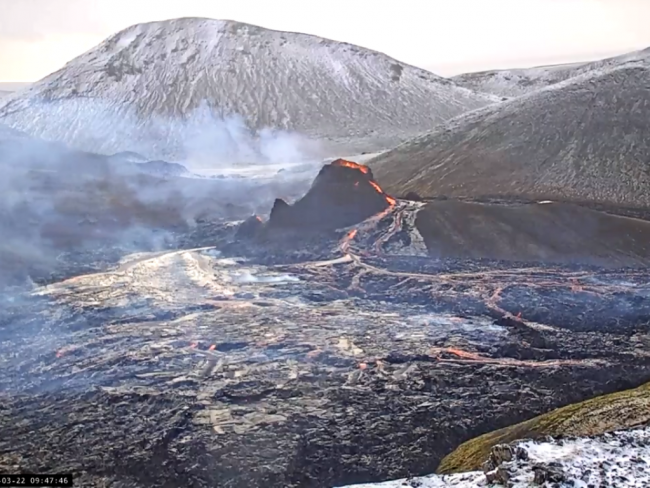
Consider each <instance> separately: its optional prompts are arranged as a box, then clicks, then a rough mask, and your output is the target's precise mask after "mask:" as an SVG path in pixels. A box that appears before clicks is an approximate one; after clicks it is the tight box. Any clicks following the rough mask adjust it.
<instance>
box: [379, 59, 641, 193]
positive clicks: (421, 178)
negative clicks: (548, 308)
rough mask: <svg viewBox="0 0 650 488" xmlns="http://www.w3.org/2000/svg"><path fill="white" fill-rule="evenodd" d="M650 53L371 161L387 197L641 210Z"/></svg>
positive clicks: (462, 120) (465, 119)
mask: <svg viewBox="0 0 650 488" xmlns="http://www.w3.org/2000/svg"><path fill="white" fill-rule="evenodd" d="M649 121H650V52H647V53H646V57H645V58H641V57H640V58H639V59H637V60H635V61H629V62H623V63H620V64H618V65H614V66H613V67H602V68H600V69H593V70H590V71H589V72H587V73H586V74H584V75H580V76H576V77H573V78H570V79H569V80H566V81H564V82H561V83H557V84H555V85H553V86H551V87H548V88H545V89H543V90H540V91H537V92H533V93H531V94H529V95H525V96H522V97H519V98H515V99H512V100H510V101H507V102H504V103H501V104H497V105H495V106H490V107H486V108H484V109H481V110H477V111H474V112H472V113H470V114H466V115H463V116H460V117H458V118H456V119H454V120H452V121H449V122H448V123H445V124H442V125H440V126H438V127H437V128H436V129H434V130H433V131H432V132H430V133H429V134H425V135H422V136H420V137H416V138H415V139H413V140H411V141H408V142H406V143H404V144H402V145H400V146H398V147H396V148H394V149H393V150H391V151H388V152H386V153H384V154H382V155H380V156H379V157H377V158H375V159H373V160H371V161H369V162H368V164H369V165H370V166H371V167H372V169H373V172H374V174H375V177H376V178H377V181H379V183H380V184H381V185H382V187H383V188H384V189H385V190H386V191H387V192H388V193H391V194H393V195H405V194H406V193H407V192H409V191H415V192H417V193H419V194H420V195H421V196H440V195H446V196H453V197H470V198H472V197H487V196H517V197H526V198H539V199H557V200H573V201H595V202H602V203H611V204H620V205H631V206H637V205H639V206H647V205H650V193H649V192H648V188H650V165H649V164H648V162H649V161H650V139H648V137H647V134H648V131H649V130H650V122H649Z"/></svg>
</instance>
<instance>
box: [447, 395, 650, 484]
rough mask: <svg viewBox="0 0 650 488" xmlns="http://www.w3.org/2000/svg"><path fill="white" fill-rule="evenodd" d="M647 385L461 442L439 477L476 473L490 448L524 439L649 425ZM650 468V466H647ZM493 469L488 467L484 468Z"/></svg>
mask: <svg viewBox="0 0 650 488" xmlns="http://www.w3.org/2000/svg"><path fill="white" fill-rule="evenodd" d="M649 406H650V383H646V384H645V385H643V386H640V387H638V388H634V389H632V390H625V391H621V392H617V393H611V394H609V395H603V396H602V397H596V398H592V399H590V400H586V401H584V402H581V403H578V404H575V405H569V406H566V407H563V408H559V409H557V410H554V411H552V412H549V413H546V414H543V415H540V416H538V417H535V418H532V419H530V420H527V421H525V422H522V423H520V424H515V425H511V426H508V427H506V428H504V429H499V430H497V431H494V432H490V433H488V434H484V435H482V436H480V437H478V438H476V439H472V440H470V441H467V442H465V443H464V444H462V445H461V446H459V447H458V449H456V450H454V452H452V453H451V454H449V455H448V456H446V457H445V459H443V460H442V462H441V463H440V466H439V467H438V472H439V473H455V472H463V471H472V470H476V469H479V468H481V467H482V466H483V463H485V462H486V461H487V460H488V459H490V457H491V453H492V452H493V451H494V448H495V447H497V446H499V445H503V444H509V445H512V444H513V443H514V442H516V441H521V440H524V439H534V440H540V439H541V440H543V439H546V438H548V437H549V436H550V437H555V438H567V437H571V438H576V437H582V438H584V437H594V436H600V435H603V434H606V433H609V432H612V431H615V430H617V429H624V428H625V429H631V428H636V427H639V426H642V425H648V424H650V409H648V407H649ZM648 464H649V465H650V463H648ZM488 467H489V468H490V469H493V467H492V466H488Z"/></svg>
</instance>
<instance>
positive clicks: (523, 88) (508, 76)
mask: <svg viewBox="0 0 650 488" xmlns="http://www.w3.org/2000/svg"><path fill="white" fill-rule="evenodd" d="M648 52H650V48H648V49H645V50H642V51H635V52H631V53H628V54H624V55H622V56H616V57H612V58H606V59H603V60H600V61H594V62H590V63H568V64H558V65H551V66H538V67H535V68H525V69H506V70H492V71H481V72H478V73H465V74H462V75H458V76H454V77H452V78H451V79H452V80H453V81H455V82H456V83H458V84H459V85H461V86H465V87H467V88H470V89H472V90H476V91H478V92H483V93H493V94H495V95H500V96H504V97H518V96H521V95H525V94H527V93H531V92H533V91H537V90H540V89H542V88H546V87H548V86H551V85H554V84H556V83H560V82H562V81H565V80H568V79H569V78H572V77H574V76H579V75H584V74H586V73H589V72H591V71H594V70H599V69H605V68H608V67H612V66H617V65H620V64H621V63H633V62H635V61H639V60H642V59H643V58H645V57H646V56H647V55H648Z"/></svg>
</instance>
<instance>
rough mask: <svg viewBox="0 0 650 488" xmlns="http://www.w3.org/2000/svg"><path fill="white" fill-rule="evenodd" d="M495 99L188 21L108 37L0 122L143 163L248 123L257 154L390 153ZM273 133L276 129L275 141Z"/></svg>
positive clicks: (295, 42) (285, 35) (262, 32)
mask: <svg viewBox="0 0 650 488" xmlns="http://www.w3.org/2000/svg"><path fill="white" fill-rule="evenodd" d="M498 100H499V98H498V97H495V96H493V95H489V94H479V93H475V92H473V91H472V90H470V89H467V88H464V87H460V86H458V85H456V84H455V83H454V82H453V81H450V80H447V79H445V78H442V77H439V76H436V75H434V74H432V73H430V72H428V71H425V70H422V69H419V68H415V67H413V66H409V65H407V64H404V63H401V62H399V61H397V60H395V59H392V58H390V57H388V56H386V55H384V54H381V53H378V52H375V51H371V50H369V49H365V48H361V47H358V46H354V45H351V44H347V43H341V42H335V41H331V40H328V39H322V38H319V37H315V36H310V35H306V34H296V33H289V32H280V31H273V30H269V29H264V28H261V27H257V26H253V25H248V24H242V23H239V22H233V21H220V20H211V19H198V18H186V19H176V20H169V21H163V22H153V23H148V24H141V25H135V26H132V27H129V28H128V29H125V30H123V31H121V32H119V33H117V34H115V35H114V36H112V37H110V38H108V39H107V40H106V41H104V42H103V43H101V44H100V45H99V46H97V47H95V48H93V49H91V50H90V51H88V52H87V53H85V54H83V55H81V56H80V57H78V58H76V59H73V60H72V61H70V62H69V63H68V64H67V65H66V66H64V67H63V68H62V69H60V70H59V71H57V72H55V73H53V74H51V75H49V76H47V77H46V78H44V79H42V80H40V81H38V82H36V83H34V84H33V85H31V86H30V87H29V89H28V90H26V91H23V92H21V93H20V94H16V95H15V96H12V97H9V98H5V99H3V102H2V103H1V104H0V122H2V123H5V124H8V125H10V126H11V127H14V128H17V129H20V130H23V131H26V132H28V133H29V134H30V135H33V136H38V137H43V138H45V139H49V140H56V141H59V142H63V143H66V144H68V145H70V146H72V147H75V148H78V149H84V150H89V151H93V152H99V153H106V154H110V153H115V152H119V151H136V152H140V153H142V154H143V155H145V156H147V157H148V158H150V159H171V160H182V159H186V158H188V157H190V156H191V155H192V154H194V153H196V152H201V153H202V154H203V155H205V154H206V153H209V151H210V150H214V151H221V152H222V151H224V148H223V147H221V146H224V145H227V144H231V143H232V141H229V139H230V138H233V137H234V138H235V139H245V140H248V138H249V135H248V134H247V131H245V130H244V129H253V130H254V131H257V132H256V135H255V136H254V137H253V139H254V140H255V141H253V142H251V143H250V144H248V145H253V146H255V148H256V149H257V151H258V152H262V153H276V152H281V147H280V148H279V147H277V146H278V144H279V145H280V146H282V145H286V144H288V142H287V141H291V142H292V143H293V144H299V145H301V146H302V147H301V149H302V150H303V151H314V152H317V153H319V155H322V154H327V155H332V154H340V153H341V151H342V148H343V147H344V148H345V149H346V150H353V151H357V152H360V151H371V150H377V149H386V148H389V147H392V146H394V145H395V144H397V143H399V142H401V141H404V140H406V139H407V138H409V137H413V136H414V135H416V134H418V133H420V132H422V131H425V130H429V129H430V128H431V127H433V126H434V125H436V124H437V123H439V122H442V121H444V120H448V119H450V118H452V117H454V116H456V115H459V114H462V113H464V112H466V111H468V110H472V109H475V108H479V107H483V106H485V105H487V104H490V103H493V102H495V101H498ZM265 129H266V130H265ZM273 131H283V132H282V142H281V143H278V142H277V141H276V140H275V138H273V137H272V136H271V132H273ZM295 133H299V134H301V135H302V136H304V138H306V139H309V140H313V139H317V140H318V141H320V145H318V146H317V147H313V145H312V144H310V143H309V141H307V140H304V141H303V140H302V139H301V140H300V141H298V142H297V136H296V135H295ZM258 139H260V140H261V142H260V141H258ZM163 141H164V142H163ZM238 142H242V141H238ZM268 145H271V146H273V147H271V148H269V147H267V146H268ZM267 155H268V154H267ZM229 156H237V157H239V158H245V157H253V155H250V154H241V153H238V152H235V154H229Z"/></svg>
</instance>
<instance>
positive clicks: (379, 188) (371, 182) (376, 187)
mask: <svg viewBox="0 0 650 488" xmlns="http://www.w3.org/2000/svg"><path fill="white" fill-rule="evenodd" d="M368 183H370V184H371V185H372V187H373V188H374V189H375V190H377V193H382V194H383V193H384V190H382V189H381V187H380V186H379V185H378V184H377V183H375V182H374V181H372V180H370V181H368Z"/></svg>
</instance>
